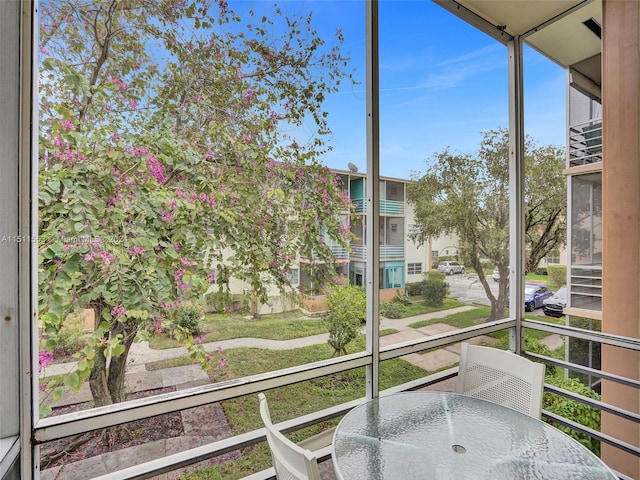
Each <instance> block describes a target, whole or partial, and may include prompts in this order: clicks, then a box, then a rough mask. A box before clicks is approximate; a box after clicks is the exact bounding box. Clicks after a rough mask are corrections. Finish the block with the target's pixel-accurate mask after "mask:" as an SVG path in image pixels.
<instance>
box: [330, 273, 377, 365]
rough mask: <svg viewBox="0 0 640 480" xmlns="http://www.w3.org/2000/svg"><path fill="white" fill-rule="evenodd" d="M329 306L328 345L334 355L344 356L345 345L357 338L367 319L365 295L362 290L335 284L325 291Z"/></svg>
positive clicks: (347, 285) (354, 286) (357, 287)
mask: <svg viewBox="0 0 640 480" xmlns="http://www.w3.org/2000/svg"><path fill="white" fill-rule="evenodd" d="M326 295H327V303H328V306H329V313H328V318H329V340H328V342H329V345H331V347H332V348H333V350H334V355H346V353H347V345H348V344H349V342H351V340H353V339H354V338H356V337H357V336H358V333H359V332H360V329H361V328H362V324H363V323H364V322H365V320H366V318H367V294H366V292H365V290H364V288H362V287H359V286H356V285H349V284H348V283H346V284H335V285H333V286H331V287H330V288H328V289H327V292H326Z"/></svg>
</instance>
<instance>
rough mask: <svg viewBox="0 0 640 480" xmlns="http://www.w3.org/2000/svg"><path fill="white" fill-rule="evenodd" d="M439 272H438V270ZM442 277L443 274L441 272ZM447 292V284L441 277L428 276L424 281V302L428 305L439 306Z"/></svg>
mask: <svg viewBox="0 0 640 480" xmlns="http://www.w3.org/2000/svg"><path fill="white" fill-rule="evenodd" d="M438 273H440V272H438ZM443 278H444V274H443ZM448 294H449V284H448V283H447V282H445V281H444V280H441V279H435V278H431V272H429V278H428V279H427V280H426V281H425V288H424V294H423V295H424V303H425V304H426V305H427V306H428V307H441V306H442V304H443V303H444V299H445V297H446V296H447V295H448Z"/></svg>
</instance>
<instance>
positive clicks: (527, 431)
mask: <svg viewBox="0 0 640 480" xmlns="http://www.w3.org/2000/svg"><path fill="white" fill-rule="evenodd" d="M333 449H334V452H333V461H334V465H335V466H336V471H337V474H338V477H339V478H342V479H344V480H356V479H358V480H361V479H369V480H376V479H385V480H393V479H399V480H415V479H422V478H428V479H456V480H464V479H504V480H507V479H509V480H511V479H549V480H569V479H571V480H575V479H589V480H598V479H610V480H614V479H616V477H615V476H614V475H613V473H612V472H611V471H610V470H609V469H608V468H607V467H606V465H605V464H604V463H603V462H602V461H601V460H600V459H599V458H598V457H597V456H596V455H594V454H593V453H591V452H590V451H589V450H587V449H586V448H584V447H583V446H582V445H580V444H579V443H578V442H577V441H575V440H574V439H572V438H571V437H569V436H568V435H566V434H564V433H562V432H561V431H560V430H558V429H556V428H554V427H552V426H551V425H548V424H546V423H544V422H542V421H540V420H537V419H535V418H532V417H529V416H527V415H524V414H521V413H519V412H516V411H515V410H512V409H509V408H506V407H502V406H500V405H496V404H494V403H490V402H486V401H484V400H478V399H475V398H472V397H468V396H465V395H459V394H454V393H446V392H409V393H399V394H395V395H390V396H388V397H382V398H380V399H375V400H372V401H370V402H367V403H365V404H363V405H360V406H358V407H356V408H354V409H353V410H352V411H351V412H349V413H348V414H347V415H345V417H344V418H343V419H342V421H341V422H340V424H339V425H338V427H337V429H336V433H335V438H334V444H333Z"/></svg>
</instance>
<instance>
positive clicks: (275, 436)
mask: <svg viewBox="0 0 640 480" xmlns="http://www.w3.org/2000/svg"><path fill="white" fill-rule="evenodd" d="M258 398H259V399H260V416H261V417H262V421H263V423H264V427H265V430H266V432H267V442H268V443H269V448H270V449H271V458H272V459H273V467H274V468H275V470H276V477H277V478H278V480H320V473H319V472H318V460H317V458H316V456H315V454H314V453H313V452H311V451H310V450H307V449H304V448H302V447H300V446H298V445H296V444H295V443H293V442H292V441H291V440H289V439H288V438H287V437H285V436H284V435H283V434H282V433H281V432H280V431H279V430H278V429H276V428H275V427H274V425H273V423H272V422H271V416H270V415H269V406H268V405H267V398H266V397H265V395H264V393H259V394H258Z"/></svg>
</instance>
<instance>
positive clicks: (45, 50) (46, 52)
mask: <svg viewBox="0 0 640 480" xmlns="http://www.w3.org/2000/svg"><path fill="white" fill-rule="evenodd" d="M40 53H41V54H42V55H51V54H50V53H49V50H47V49H46V48H44V47H43V46H40Z"/></svg>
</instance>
